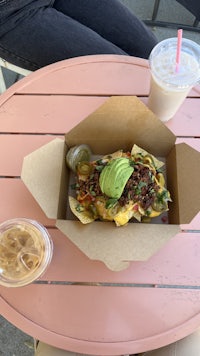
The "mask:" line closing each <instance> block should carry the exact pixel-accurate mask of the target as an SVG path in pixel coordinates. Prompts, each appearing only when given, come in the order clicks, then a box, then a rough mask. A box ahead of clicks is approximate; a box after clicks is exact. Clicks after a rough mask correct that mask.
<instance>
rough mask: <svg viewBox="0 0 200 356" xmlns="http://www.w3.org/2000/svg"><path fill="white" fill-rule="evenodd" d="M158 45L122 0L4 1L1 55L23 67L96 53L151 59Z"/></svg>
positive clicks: (0, 25)
mask: <svg viewBox="0 0 200 356" xmlns="http://www.w3.org/2000/svg"><path fill="white" fill-rule="evenodd" d="M156 43H157V40H156V38H155V36H154V35H153V33H152V32H151V31H150V30H149V29H148V28H147V27H146V26H145V25H144V23H143V22H142V21H140V20H139V19H138V18H137V17H136V16H135V15H134V14H133V13H132V12H131V11H130V10H129V9H128V8H127V7H126V6H124V5H123V4H122V3H121V2H120V1H118V0H32V1H31V0H0V56H1V57H2V58H4V59H5V60H7V61H9V62H11V63H13V64H15V65H18V66H21V67H23V68H25V69H29V70H36V69H38V68H41V67H43V66H45V65H48V64H51V63H54V62H57V61H60V60H63V59H67V58H72V57H78V56H84V55H92V54H118V55H131V56H136V57H142V58H148V57H149V54H150V52H151V50H152V48H153V47H154V46H155V44H156Z"/></svg>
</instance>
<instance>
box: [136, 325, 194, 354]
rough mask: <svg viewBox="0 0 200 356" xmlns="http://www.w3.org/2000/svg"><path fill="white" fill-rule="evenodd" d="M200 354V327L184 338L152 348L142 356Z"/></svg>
mask: <svg viewBox="0 0 200 356" xmlns="http://www.w3.org/2000/svg"><path fill="white" fill-rule="evenodd" d="M199 355H200V329H199V330H197V331H196V332H195V333H193V334H191V335H189V336H187V337H185V338H184V339H182V340H179V341H177V342H174V343H173V344H171V345H168V346H165V347H162V348H160V349H157V350H152V351H148V352H145V353H143V354H141V355H140V356H199Z"/></svg>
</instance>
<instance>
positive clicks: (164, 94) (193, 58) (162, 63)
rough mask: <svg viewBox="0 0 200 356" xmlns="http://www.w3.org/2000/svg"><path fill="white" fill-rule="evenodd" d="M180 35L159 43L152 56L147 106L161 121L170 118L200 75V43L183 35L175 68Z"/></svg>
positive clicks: (150, 59)
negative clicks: (177, 64)
mask: <svg viewBox="0 0 200 356" xmlns="http://www.w3.org/2000/svg"><path fill="white" fill-rule="evenodd" d="M176 48H177V38H169V39H166V40H164V41H162V42H160V43H158V44H157V45H156V46H155V47H154V49H153V50H152V52H151V54H150V58H149V64H150V69H151V88H150V94H149V100H148V107H149V109H150V110H152V111H153V112H154V113H155V114H156V115H157V117H159V118H160V120H161V121H167V120H169V119H171V118H172V117H173V116H174V114H175V113H176V112H177V110H178V109H179V107H180V105H181V104H182V103H183V101H184V99H185V98H186V96H187V94H188V93H189V91H190V90H191V88H192V87H193V86H194V85H195V84H196V83H197V82H198V81H199V79H200V46H199V45H198V44H196V43H195V42H193V41H191V40H188V39H183V40H182V47H181V54H180V63H179V66H178V70H176Z"/></svg>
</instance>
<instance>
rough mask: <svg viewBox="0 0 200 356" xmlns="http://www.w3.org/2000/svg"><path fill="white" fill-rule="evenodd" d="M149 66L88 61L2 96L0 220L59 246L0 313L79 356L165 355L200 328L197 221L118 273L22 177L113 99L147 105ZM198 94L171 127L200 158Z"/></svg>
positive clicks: (58, 67) (49, 71)
mask: <svg viewBox="0 0 200 356" xmlns="http://www.w3.org/2000/svg"><path fill="white" fill-rule="evenodd" d="M149 82H150V73H149V68H148V61H146V60H143V59H139V58H134V57H126V56H112V55H102V56H87V57H80V58H74V59H70V60H66V61H61V62H59V63H56V64H53V65H50V66H47V67H45V68H43V69H41V70H38V71H36V72H34V73H32V74H30V75H29V76H28V77H26V78H24V79H22V80H21V81H19V82H18V83H16V84H14V85H13V86H12V87H10V88H9V89H8V90H7V91H6V92H5V93H4V94H2V95H1V96H0V131H1V133H0V152H1V154H0V196H1V204H0V222H3V221H4V220H8V219H11V218H15V217H27V218H31V219H35V220H38V221H40V222H41V223H42V224H44V225H45V226H46V227H47V228H48V230H49V232H50V234H51V236H52V239H53V242H54V254H53V259H52V262H51V265H50V267H49V268H48V270H47V272H46V273H45V275H44V276H43V277H42V278H41V280H40V281H38V282H37V283H34V284H31V285H28V286H26V287H20V288H6V287H0V311H1V314H2V315H3V316H4V317H5V318H7V320H8V321H10V322H11V323H13V324H14V325H15V326H16V327H18V328H20V329H21V330H23V331H24V332H26V333H28V334H30V335H32V336H33V337H35V338H37V339H40V340H42V341H44V342H46V343H49V344H51V345H54V346H57V347H60V348H63V349H66V350H71V351H74V352H80V353H88V354H97V355H121V354H128V353H136V352H142V351H146V350H150V349H154V348H158V347H161V346H163V345H166V344H169V343H171V342H173V341H176V340H178V339H181V338H182V337H184V336H186V335H188V334H190V333H192V332H193V331H194V330H195V329H196V328H197V327H198V326H199V325H200V269H199V261H200V214H198V215H197V216H196V217H195V218H194V219H193V221H192V222H191V223H190V224H188V225H182V226H181V229H182V230H181V232H180V233H179V234H178V235H176V236H175V237H174V238H172V239H171V240H170V242H168V243H167V244H166V245H165V246H164V247H163V248H162V249H161V250H160V251H159V252H158V253H156V254H155V255H154V256H152V258H150V259H149V260H148V261H145V262H132V263H131V264H130V266H129V267H128V268H127V269H126V270H123V271H121V272H112V271H110V270H108V268H107V267H106V266H105V265H104V264H103V263H101V262H99V261H91V260H89V259H88V258H87V257H86V256H85V255H84V254H83V253H82V252H81V251H80V250H79V249H78V248H77V247H76V246H75V245H73V243H72V242H70V240H68V238H67V237H66V236H64V235H63V234H62V233H61V232H60V231H59V230H58V229H57V228H56V227H55V221H54V220H51V219H48V218H47V217H46V216H45V214H44V213H43V211H42V210H41V208H40V207H39V205H38V204H37V202H36V201H35V200H34V198H33V197H32V195H31V194H30V193H29V191H28V190H27V188H26V187H25V185H24V184H23V182H22V181H21V179H20V174H21V168H22V161H23V157H24V156H25V155H27V154H28V153H30V152H32V151H33V150H35V149H37V148H38V147H41V146H42V145H44V144H45V143H47V142H49V141H51V140H52V138H55V137H63V135H64V134H65V133H66V132H67V131H69V130H70V129H71V128H72V127H73V126H74V125H75V124H77V123H79V122H80V121H81V120H82V119H83V118H85V117H86V116H87V115H88V114H90V113H92V112H93V111H94V110H95V109H97V108H98V107H99V106H100V105H101V104H102V103H104V102H105V100H107V98H108V97H109V96H111V95H137V96H138V97H140V99H141V100H142V101H143V102H144V103H146V101H147V96H148V93H149ZM199 112H200V88H199V87H196V88H195V89H193V90H192V91H191V93H190V94H189V96H188V98H187V99H186V100H185V102H184V103H183V105H182V106H181V108H180V109H179V111H178V113H177V114H176V115H175V117H174V118H173V119H172V120H170V121H169V122H167V123H166V126H167V127H168V128H169V129H170V130H171V131H172V132H173V133H174V134H175V135H176V136H177V142H186V143H188V144H189V145H191V146H192V147H193V148H195V149H196V150H198V151H200V119H199Z"/></svg>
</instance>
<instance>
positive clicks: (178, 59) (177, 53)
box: [176, 29, 183, 72]
mask: <svg viewBox="0 0 200 356" xmlns="http://www.w3.org/2000/svg"><path fill="white" fill-rule="evenodd" d="M182 35H183V30H182V29H180V30H178V41H177V49H176V72H178V71H179V64H180V58H181V45H182Z"/></svg>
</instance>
